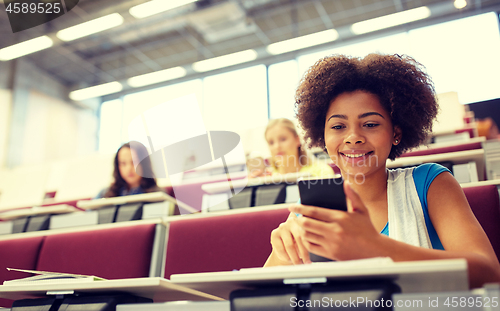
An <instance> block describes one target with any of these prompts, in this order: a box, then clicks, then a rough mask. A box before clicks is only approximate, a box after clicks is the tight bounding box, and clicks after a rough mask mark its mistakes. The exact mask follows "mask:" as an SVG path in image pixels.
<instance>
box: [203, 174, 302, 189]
mask: <svg viewBox="0 0 500 311" xmlns="http://www.w3.org/2000/svg"><path fill="white" fill-rule="evenodd" d="M309 176H311V174H310V173H290V174H285V175H280V174H276V175H272V176H266V177H258V178H249V179H246V178H245V179H238V180H232V181H231V183H232V184H233V188H236V189H241V188H245V187H257V186H262V185H274V184H279V183H283V182H284V183H290V184H292V183H293V184H294V183H296V182H297V180H298V179H299V178H303V177H309ZM201 189H203V191H205V192H207V193H210V194H217V193H222V192H227V191H228V182H227V181H224V182H216V183H210V184H204V185H202V186H201Z"/></svg>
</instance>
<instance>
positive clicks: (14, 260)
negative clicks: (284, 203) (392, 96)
mask: <svg viewBox="0 0 500 311" xmlns="http://www.w3.org/2000/svg"><path fill="white" fill-rule="evenodd" d="M287 215H288V210H287V209H286V208H284V207H283V208H279V209H269V210H256V211H250V212H247V213H232V214H228V215H218V216H207V217H199V216H197V215H193V216H191V217H190V216H187V217H186V216H183V217H172V219H171V220H170V221H168V222H167V224H166V225H165V224H163V223H161V222H160V221H159V220H157V221H151V220H150V221H138V222H127V223H122V224H109V225H101V226H97V227H96V226H93V227H87V228H79V229H78V230H74V231H72V232H55V231H52V232H51V231H42V232H36V233H29V234H27V235H30V236H29V237H22V235H23V234H19V235H11V236H6V237H3V238H2V239H0V282H3V281H4V280H11V279H16V278H22V277H26V276H27V275H26V274H24V273H20V272H9V271H7V270H6V268H7V267H10V268H18V269H28V270H41V271H55V272H66V273H75V274H87V275H96V276H100V277H103V278H106V279H121V278H139V277H155V276H163V277H165V278H169V277H170V275H172V274H176V273H187V272H212V271H231V270H233V269H241V268H249V267H259V266H262V265H263V264H264V262H265V260H266V258H267V256H268V255H269V253H270V252H271V245H270V243H269V236H270V233H271V231H272V230H273V229H274V228H276V227H277V226H278V225H279V224H280V223H281V222H283V221H285V220H286V217H287ZM25 235H26V234H25ZM11 303H12V301H10V300H5V299H0V306H3V307H9V306H10V305H11Z"/></svg>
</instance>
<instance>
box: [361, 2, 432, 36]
mask: <svg viewBox="0 0 500 311" xmlns="http://www.w3.org/2000/svg"><path fill="white" fill-rule="evenodd" d="M429 16H431V10H429V8H428V7H426V6H422V7H419V8H416V9H411V10H408V11H403V12H399V13H394V14H390V15H385V16H381V17H377V18H373V19H369V20H366V21H362V22H358V23H354V24H353V25H352V26H351V30H352V32H353V33H355V34H357V35H359V34H363V33H367V32H372V31H376V30H380V29H384V28H389V27H393V26H397V25H402V24H406V23H410V22H414V21H417V20H420V19H424V18H427V17H429Z"/></svg>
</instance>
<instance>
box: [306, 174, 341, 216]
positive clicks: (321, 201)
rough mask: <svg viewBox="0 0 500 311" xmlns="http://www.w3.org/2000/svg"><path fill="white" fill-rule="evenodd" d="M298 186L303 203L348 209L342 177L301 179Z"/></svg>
mask: <svg viewBox="0 0 500 311" xmlns="http://www.w3.org/2000/svg"><path fill="white" fill-rule="evenodd" d="M298 186H299V194H300V203H301V204H304V205H312V206H319V207H324V208H329V209H335V210H340V211H347V203H346V198H345V193H344V180H343V179H342V177H338V178H308V179H300V180H299V181H298Z"/></svg>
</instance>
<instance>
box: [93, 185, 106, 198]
mask: <svg viewBox="0 0 500 311" xmlns="http://www.w3.org/2000/svg"><path fill="white" fill-rule="evenodd" d="M108 190H109V187H106V188H104V189H102V190H101V191H99V193H98V194H97V195H96V196H95V197H94V199H102V198H104V196H105V195H106V193H107V192H108Z"/></svg>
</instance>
